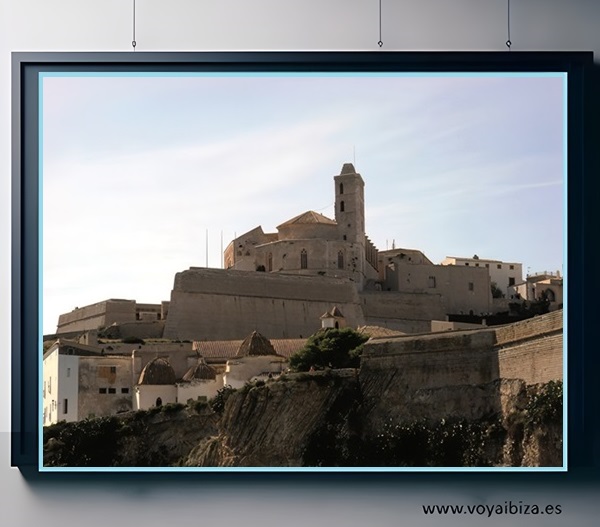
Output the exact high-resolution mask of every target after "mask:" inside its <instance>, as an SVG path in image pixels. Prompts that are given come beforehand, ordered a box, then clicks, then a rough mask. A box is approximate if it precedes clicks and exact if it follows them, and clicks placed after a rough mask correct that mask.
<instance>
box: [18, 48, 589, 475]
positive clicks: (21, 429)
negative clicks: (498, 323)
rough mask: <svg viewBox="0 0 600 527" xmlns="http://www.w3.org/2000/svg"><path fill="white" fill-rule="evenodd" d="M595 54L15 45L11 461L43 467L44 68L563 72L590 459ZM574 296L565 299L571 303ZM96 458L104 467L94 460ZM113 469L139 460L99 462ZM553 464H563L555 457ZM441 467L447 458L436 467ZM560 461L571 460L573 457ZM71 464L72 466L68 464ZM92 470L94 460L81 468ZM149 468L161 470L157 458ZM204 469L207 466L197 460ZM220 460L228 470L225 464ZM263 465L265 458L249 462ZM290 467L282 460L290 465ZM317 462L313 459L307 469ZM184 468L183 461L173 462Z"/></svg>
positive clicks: (575, 432) (577, 354)
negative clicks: (106, 49)
mask: <svg viewBox="0 0 600 527" xmlns="http://www.w3.org/2000/svg"><path fill="white" fill-rule="evenodd" d="M592 64H593V57H592V54H591V53H586V52H523V53H516V52H514V53H513V52H511V53H508V52H507V53H484V52H477V53H470V52H464V53H463V52H450V53H448V52H444V53H436V52H421V53H404V52H252V53H248V52H244V53H236V52H218V53H140V52H137V53H13V64H12V68H13V70H12V79H13V85H12V86H13V105H12V108H13V114H12V118H13V147H12V148H13V149H12V155H13V169H12V176H13V179H12V324H11V330H12V457H11V459H12V464H13V466H17V467H19V468H24V467H28V468H32V467H34V470H40V469H43V467H41V466H40V465H41V462H40V458H41V457H42V456H41V447H40V441H41V437H40V434H41V427H40V413H41V409H40V397H39V394H40V385H41V379H40V361H41V354H42V339H43V335H42V329H41V316H42V313H41V301H42V297H41V295H42V292H41V276H42V268H41V266H40V261H41V230H42V229H43V225H42V217H41V215H40V204H41V201H42V194H41V193H42V188H43V181H42V180H41V178H40V173H41V162H42V156H41V150H40V148H41V142H42V131H43V130H42V122H41V119H40V105H41V101H42V99H41V96H42V90H41V78H42V76H43V75H47V74H57V73H58V74H71V73H72V74H74V75H85V74H89V73H92V72H93V73H94V74H110V73H117V74H120V75H136V74H141V73H144V74H148V73H150V74H161V73H168V74H173V73H177V74H186V73H212V74H223V73H236V74H239V73H242V74H245V75H253V74H264V73H269V74H273V73H276V74H283V75H285V74H294V75H302V74H307V75H310V74H314V73H319V74H334V75H335V74H341V73H344V74H348V73H349V74H350V75H352V74H356V75H359V74H369V73H394V74H402V73H414V74H422V75H425V74H446V75H447V74H450V73H461V74H481V73H493V74H515V73H516V74H543V73H548V72H552V73H557V74H562V75H565V79H566V80H565V85H566V87H567V89H566V98H565V105H566V108H565V111H566V125H567V130H566V131H567V134H568V140H567V145H566V163H565V170H566V173H567V177H566V181H567V189H566V190H567V199H566V205H567V209H568V255H567V256H568V260H565V264H567V267H568V274H567V272H565V275H566V276H567V277H568V290H567V292H566V299H568V309H566V311H565V318H564V325H565V328H567V327H568V332H566V331H565V333H564V338H565V344H564V346H565V348H566V349H568V353H567V354H566V355H565V357H566V361H565V364H564V365H563V368H564V370H563V371H564V372H565V388H566V389H565V392H566V393H565V396H566V398H565V402H566V403H567V404H566V413H567V414H568V426H567V427H566V432H567V438H568V442H567V440H566V439H565V446H564V452H565V459H566V458H567V457H568V466H569V467H574V466H575V467H576V466H581V465H584V464H585V462H586V461H585V460H586V458H587V457H588V456H590V455H591V452H590V449H591V446H590V445H589V443H588V442H587V441H586V440H585V439H584V430H585V429H586V427H587V426H588V425H587V419H588V414H587V413H586V410H587V408H588V406H587V403H586V396H585V393H584V391H582V390H580V389H573V388H572V387H581V386H583V387H584V389H587V390H589V383H588V380H587V379H589V377H587V375H589V371H588V370H586V368H585V364H586V363H587V362H586V361H587V359H586V356H585V349H584V345H583V344H584V320H585V311H584V305H585V304H584V303H585V299H584V298H583V291H584V289H585V288H584V281H585V278H586V276H587V275H586V269H585V261H584V259H583V258H581V255H582V254H583V253H584V251H585V238H584V230H583V229H582V226H583V225H584V224H585V221H586V220H585V215H586V214H587V213H588V206H589V199H590V198H589V196H588V195H586V191H585V189H586V181H587V178H589V177H590V176H589V174H590V170H591V168H590V167H591V163H592V158H591V154H590V143H589V142H590V140H591V137H592V136H593V129H592V124H591V123H590V122H589V121H588V119H587V118H586V115H587V112H588V111H589V109H590V108H592V107H593V104H594V102H593V100H592V94H591V84H590V76H591V71H592ZM566 302H567V301H565V304H566ZM96 468H98V467H96ZM100 468H101V470H109V471H121V470H126V471H137V470H139V468H137V470H136V467H129V468H125V469H122V468H116V467H108V468H107V467H100ZM555 468H556V467H555ZM320 469H322V470H326V471H330V472H331V471H333V472H336V471H342V470H347V471H351V472H356V471H367V472H380V471H382V469H381V468H380V467H360V468H359V467H346V468H345V469H341V468H340V467H321V468H320ZM430 469H431V470H434V471H444V470H445V467H430ZM559 469H562V470H564V469H566V463H564V464H563V466H561V467H559ZM65 470H68V467H65ZM79 470H82V471H84V472H85V471H88V470H89V471H93V470H94V468H80V469H79ZM144 470H148V471H160V469H158V468H157V467H149V468H145V469H144ZM198 470H200V471H202V470H206V468H202V469H198ZM218 470H220V471H222V470H226V469H224V468H223V467H220V468H219V469H218ZM246 470H248V471H263V470H264V467H247V468H246ZM283 470H285V469H283ZM312 470H314V467H312V468H310V469H309V471H312ZM175 471H176V472H177V469H176V470H175Z"/></svg>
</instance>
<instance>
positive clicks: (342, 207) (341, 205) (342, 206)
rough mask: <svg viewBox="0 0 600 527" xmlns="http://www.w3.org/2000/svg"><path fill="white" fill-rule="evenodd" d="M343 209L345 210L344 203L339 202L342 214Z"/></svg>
mask: <svg viewBox="0 0 600 527" xmlns="http://www.w3.org/2000/svg"><path fill="white" fill-rule="evenodd" d="M344 209H345V207H344V202H343V201H340V212H344Z"/></svg>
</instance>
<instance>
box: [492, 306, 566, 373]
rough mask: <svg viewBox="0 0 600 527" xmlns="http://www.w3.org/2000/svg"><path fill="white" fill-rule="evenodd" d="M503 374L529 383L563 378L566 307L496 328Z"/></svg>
mask: <svg viewBox="0 0 600 527" xmlns="http://www.w3.org/2000/svg"><path fill="white" fill-rule="evenodd" d="M496 349H497V352H498V366H499V372H500V376H501V377H502V378H504V379H512V378H518V379H523V380H524V381H525V382H527V384H538V383H544V382H548V381H551V380H556V379H562V372H563V310H562V309H561V310H559V311H554V312H552V313H548V314H546V315H540V316H537V317H534V318H531V319H528V320H523V321H522V322H517V323H515V324H509V325H506V326H501V327H498V328H497V329H496Z"/></svg>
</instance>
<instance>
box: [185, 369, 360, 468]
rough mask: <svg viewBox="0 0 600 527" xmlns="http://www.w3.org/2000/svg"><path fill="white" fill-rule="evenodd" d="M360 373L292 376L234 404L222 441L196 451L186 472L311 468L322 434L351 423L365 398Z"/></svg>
mask: <svg viewBox="0 0 600 527" xmlns="http://www.w3.org/2000/svg"><path fill="white" fill-rule="evenodd" d="M359 390H360V389H359V384H358V378H357V376H356V374H355V372H354V370H349V371H348V370H343V371H342V370H340V371H338V372H336V373H335V374H331V373H324V372H315V373H300V374H291V375H287V376H286V380H285V381H284V382H273V383H269V384H265V385H262V386H255V387H252V388H244V389H242V390H240V391H238V392H236V393H233V394H232V396H231V397H230V398H229V399H228V401H227V404H226V405H225V409H224V412H223V416H222V418H221V420H220V423H219V431H220V433H219V436H218V438H212V439H211V440H209V441H207V442H206V443H204V444H201V445H199V446H198V447H197V448H195V449H194V450H193V451H192V452H191V453H190V455H189V456H188V458H187V459H186V460H185V461H184V464H185V465H186V466H206V465H209V466H245V467H251V466H267V467H269V466H271V467H278V466H287V467H293V466H305V465H306V464H307V461H308V459H307V456H310V449H311V447H312V444H313V443H314V441H315V440H317V438H318V436H319V434H320V433H321V432H322V431H323V430H324V429H327V428H328V427H331V426H332V425H335V424H339V423H345V422H347V421H348V419H349V416H350V414H351V412H352V411H353V408H354V405H355V404H356V401H358V400H359V398H360V393H359Z"/></svg>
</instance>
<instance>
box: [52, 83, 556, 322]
mask: <svg viewBox="0 0 600 527" xmlns="http://www.w3.org/2000/svg"><path fill="white" fill-rule="evenodd" d="M562 101H563V80H562V78H560V77H504V78H502V77H480V76H479V77H464V76H460V77H451V76H446V77H390V76H377V75H372V76H369V77H364V78H357V77H356V76H355V75H352V76H349V77H345V76H336V77H323V76H321V77H317V76H308V77H289V76H288V77H268V76H265V77H252V78H251V77H220V78H216V77H162V78H157V77H135V78H133V77H93V76H92V77H47V78H45V79H44V85H43V112H44V113H43V193H44V203H43V207H44V218H43V222H44V223H43V230H44V233H43V243H44V252H43V254H44V262H43V275H44V276H43V279H44V286H43V295H44V321H43V331H44V333H51V332H53V331H54V330H55V327H56V322H57V318H58V315H59V314H60V313H63V312H67V311H70V310H71V309H73V308H74V307H75V306H83V305H86V304H89V303H93V302H97V301H100V300H104V299H106V298H131V299H136V300H138V301H139V302H157V303H158V302H160V301H161V300H168V299H169V296H170V291H171V287H172V285H173V278H174V275H175V273H176V272H178V271H182V270H184V269H187V268H188V267H190V266H204V265H206V261H207V253H206V232H207V230H208V247H209V249H208V265H209V266H210V267H220V265H221V254H220V250H221V232H222V233H223V240H224V241H223V244H224V245H226V244H227V243H228V242H229V241H230V239H231V238H232V237H233V236H234V234H235V233H237V234H238V235H239V234H242V233H243V232H246V231H248V230H250V229H252V228H254V227H256V226H257V225H262V227H263V229H264V230H265V231H274V230H275V227H276V226H277V225H279V224H280V223H282V222H284V221H285V220H287V219H289V218H291V217H293V216H295V215H297V214H299V213H301V212H304V211H306V210H316V211H319V212H321V213H322V214H325V215H326V216H329V217H331V218H333V216H334V213H333V199H334V197H333V191H334V189H333V176H334V175H336V174H338V173H339V171H340V168H341V166H342V164H343V163H346V162H353V161H355V166H356V169H357V171H358V172H360V173H361V175H362V176H363V179H364V180H365V201H366V230H367V234H368V235H369V237H370V238H371V240H372V241H373V242H374V243H375V245H376V246H378V248H379V249H381V250H383V249H386V246H388V247H391V244H392V241H393V240H394V241H395V244H396V246H397V247H407V248H416V249H420V250H422V251H424V252H425V254H426V255H427V256H428V257H429V258H430V259H431V260H432V261H434V262H435V263H439V262H440V261H441V260H442V259H443V258H444V257H445V256H448V255H452V256H467V257H470V256H472V255H473V254H478V255H479V256H480V257H481V258H493V259H500V260H506V261H515V262H522V263H523V269H524V270H527V269H530V270H531V272H536V271H543V270H552V271H556V270H561V271H562V264H563V244H562V240H563V197H564V189H563V162H564V159H563V106H562Z"/></svg>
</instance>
